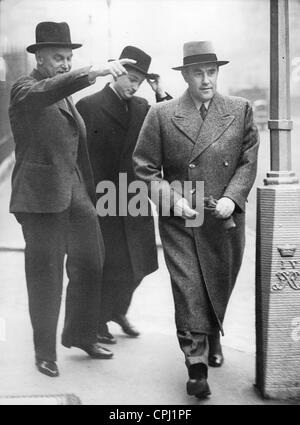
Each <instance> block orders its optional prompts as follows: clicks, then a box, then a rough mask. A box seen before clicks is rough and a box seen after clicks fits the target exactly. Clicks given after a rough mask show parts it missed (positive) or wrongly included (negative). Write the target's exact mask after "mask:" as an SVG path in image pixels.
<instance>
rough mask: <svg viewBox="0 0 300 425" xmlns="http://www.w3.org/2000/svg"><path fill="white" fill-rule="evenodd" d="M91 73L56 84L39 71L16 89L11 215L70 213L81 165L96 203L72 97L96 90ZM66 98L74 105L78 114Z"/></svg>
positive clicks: (71, 74) (76, 74) (73, 73)
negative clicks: (75, 177)
mask: <svg viewBox="0 0 300 425" xmlns="http://www.w3.org/2000/svg"><path fill="white" fill-rule="evenodd" d="M89 69H90V68H89V67H88V68H82V69H79V70H74V71H70V72H67V73H65V74H60V75H57V76H55V77H53V78H45V77H43V76H42V75H41V73H40V72H38V71H37V70H33V72H32V73H31V74H30V75H29V76H25V77H21V78H19V79H18V80H17V81H16V83H15V84H14V85H13V87H12V90H11V102H10V107H9V115H10V122H11V126H12V130H13V134H14V141H15V145H16V147H15V154H16V163H15V167H14V170H13V174H12V194H11V202H10V211H11V212H13V213H20V212H26V213H58V212H62V211H64V210H66V209H67V208H68V206H69V205H70V202H71V195H72V184H73V173H74V172H75V166H76V163H78V165H79V167H80V169H81V172H82V174H83V177H84V181H85V184H86V186H87V189H88V193H89V195H90V197H91V199H92V201H93V203H95V186H94V180H93V175H92V169H91V165H90V162H89V158H88V150H87V142H86V134H85V126H84V123H83V121H82V118H81V117H80V115H79V114H78V112H77V111H76V109H75V106H74V105H73V103H72V102H73V101H72V98H71V96H70V95H71V94H72V93H75V92H76V91H78V90H81V89H83V88H85V87H88V86H89V85H90V82H89V80H88V73H89ZM65 98H68V100H69V102H70V103H71V105H73V108H72V109H73V111H72V112H71V111H70V109H69V108H68V105H67V103H66V100H65ZM73 114H76V117H74V115H73ZM79 121H81V123H82V125H80V126H79V125H78V122H79Z"/></svg>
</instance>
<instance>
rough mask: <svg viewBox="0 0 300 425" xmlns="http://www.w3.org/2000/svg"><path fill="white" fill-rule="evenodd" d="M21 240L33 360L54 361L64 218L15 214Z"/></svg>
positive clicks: (62, 262) (49, 215) (56, 215)
mask: <svg viewBox="0 0 300 425" xmlns="http://www.w3.org/2000/svg"><path fill="white" fill-rule="evenodd" d="M18 221H20V222H21V224H22V229H23V234H24V239H25V243H26V246H25V274H26V281H27V289H28V299H29V313H30V318H31V323H32V327H33V338H34V347H35V354H36V357H37V358H39V359H43V360H47V361H55V360H56V330H57V322H58V316H59V310H60V304H61V294H62V281H63V264H64V255H65V249H66V246H65V229H66V223H67V219H66V214H65V213H57V214H27V213H26V214H19V215H18Z"/></svg>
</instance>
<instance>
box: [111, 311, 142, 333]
mask: <svg viewBox="0 0 300 425" xmlns="http://www.w3.org/2000/svg"><path fill="white" fill-rule="evenodd" d="M112 321H113V322H116V323H118V325H120V326H121V328H122V330H123V332H124V333H126V334H127V335H128V336H131V337H132V338H136V337H138V336H139V334H140V333H139V332H138V331H137V330H136V329H135V328H134V327H133V326H132V325H131V324H130V323H129V321H128V319H127V317H126V316H125V315H121V314H120V315H119V316H115V317H114V318H113V319H112Z"/></svg>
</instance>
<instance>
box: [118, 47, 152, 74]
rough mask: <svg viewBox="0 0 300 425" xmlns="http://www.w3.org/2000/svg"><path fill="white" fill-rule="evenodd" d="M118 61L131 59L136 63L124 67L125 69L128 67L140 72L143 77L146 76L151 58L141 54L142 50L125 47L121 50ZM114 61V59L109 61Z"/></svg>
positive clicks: (143, 53)
mask: <svg viewBox="0 0 300 425" xmlns="http://www.w3.org/2000/svg"><path fill="white" fill-rule="evenodd" d="M119 59H133V60H135V61H136V63H133V64H130V65H125V66H126V67H128V66H129V67H130V68H133V69H136V70H137V71H139V72H141V73H142V74H143V75H145V77H146V78H147V76H148V69H149V66H150V63H151V56H149V55H147V53H145V52H143V50H141V49H138V48H137V47H134V46H126V47H124V49H123V50H122V53H121V54H120V57H119ZM111 60H114V59H111Z"/></svg>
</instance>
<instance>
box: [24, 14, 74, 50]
mask: <svg viewBox="0 0 300 425" xmlns="http://www.w3.org/2000/svg"><path fill="white" fill-rule="evenodd" d="M35 39H36V43H35V44H31V45H30V46H28V47H27V49H26V50H27V52H29V53H35V52H36V51H37V50H38V49H41V48H42V47H51V46H59V47H70V48H71V49H78V48H79V47H81V46H82V44H78V43H72V41H71V35H70V28H69V25H68V24H67V23H66V22H40V23H39V24H38V25H37V26H36V29H35Z"/></svg>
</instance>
